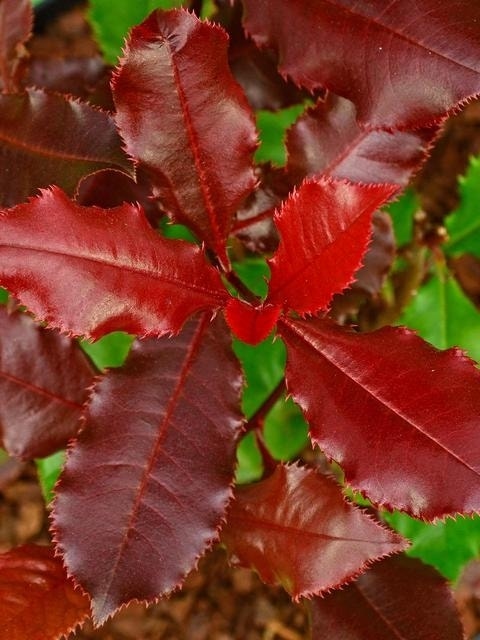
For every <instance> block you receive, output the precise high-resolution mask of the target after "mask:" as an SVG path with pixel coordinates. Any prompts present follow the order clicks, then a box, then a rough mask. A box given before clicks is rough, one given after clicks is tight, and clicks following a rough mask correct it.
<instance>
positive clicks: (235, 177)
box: [113, 11, 256, 264]
mask: <svg viewBox="0 0 480 640" xmlns="http://www.w3.org/2000/svg"><path fill="white" fill-rule="evenodd" d="M113 89H114V98H115V104H116V107H117V116H116V119H117V123H118V126H119V129H120V131H121V134H122V137H123V138H124V140H125V143H126V149H127V151H128V153H129V154H130V155H131V156H133V157H134V158H135V159H136V161H137V162H138V163H140V165H141V166H143V167H145V169H146V170H147V172H148V174H149V175H150V177H151V179H152V182H153V184H154V191H153V192H154V195H155V196H157V197H158V198H159V199H160V201H161V204H162V207H163V208H165V209H166V211H167V212H168V213H169V214H170V215H171V216H172V217H173V219H174V220H175V221H177V222H181V223H183V224H187V225H188V226H189V227H190V228H191V229H192V230H193V231H194V232H195V233H196V234H197V236H198V237H199V238H200V239H201V240H203V241H205V242H206V243H207V244H208V246H209V247H210V248H212V249H213V250H214V251H215V252H216V253H217V256H218V258H219V259H220V261H221V262H222V263H224V264H227V263H228V259H227V256H226V249H225V241H226V237H227V235H228V233H229V231H230V228H231V223H232V216H233V214H234V213H235V210H236V209H237V207H238V206H239V204H240V203H241V201H242V200H243V199H244V198H245V197H246V196H247V195H248V193H249V192H250V191H251V190H252V188H253V186H254V174H253V168H252V153H253V151H254V150H255V147H256V131H255V125H254V120H253V114H252V112H251V110H250V108H249V106H248V103H247V101H246V98H245V96H244V95H243V93H242V91H241V89H240V87H239V85H238V84H237V83H236V81H235V80H234V78H233V76H232V75H231V72H230V69H229V67H228V62H227V36H226V34H225V32H224V31H223V30H222V29H221V28H220V27H218V26H215V25H212V24H209V23H207V22H201V21H200V20H198V18H196V17H195V16H194V15H193V14H190V13H188V12H186V11H170V12H160V11H158V12H155V13H153V14H152V15H151V16H150V17H149V18H148V19H147V20H146V21H145V22H143V23H142V24H141V25H140V26H138V27H136V28H135V29H133V31H132V34H131V37H130V40H129V42H128V46H127V51H126V54H125V57H124V59H123V62H122V64H121V67H120V69H119V71H117V74H116V76H115V79H114V83H113Z"/></svg>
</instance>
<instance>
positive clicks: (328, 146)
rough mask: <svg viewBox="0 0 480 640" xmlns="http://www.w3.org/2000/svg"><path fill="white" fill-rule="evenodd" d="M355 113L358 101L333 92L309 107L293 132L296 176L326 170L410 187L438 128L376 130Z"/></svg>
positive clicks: (291, 164) (291, 165)
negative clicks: (358, 119) (360, 121)
mask: <svg viewBox="0 0 480 640" xmlns="http://www.w3.org/2000/svg"><path fill="white" fill-rule="evenodd" d="M355 116H356V110H355V105H354V104H353V103H352V102H350V101H349V100H346V99H345V98H340V97H339V96H336V95H334V94H332V93H331V94H328V96H327V98H326V99H325V100H324V101H319V102H318V103H317V105H316V106H315V107H312V108H311V109H307V111H305V113H303V114H302V115H301V116H300V118H299V119H298V120H297V121H296V122H295V124H294V125H292V127H290V129H289V130H288V132H287V138H286V146H287V152H288V161H287V171H288V174H289V175H290V177H291V178H292V179H293V180H295V181H297V182H298V181H300V180H302V179H303V178H306V177H307V176H313V175H319V174H324V175H330V176H333V177H334V178H345V179H347V180H350V181H351V182H366V183H379V182H389V183H392V184H398V185H402V186H405V185H406V184H407V183H408V181H409V180H410V178H411V176H412V174H413V173H414V172H415V171H416V170H417V169H418V168H419V167H420V165H421V164H422V162H423V161H424V160H425V159H426V155H427V154H426V151H427V149H428V147H429V145H430V144H431V143H432V141H433V139H434V138H435V136H436V135H437V133H438V127H431V128H429V129H420V130H419V131H393V132H392V131H371V130H369V129H367V128H365V127H362V126H361V125H360V124H358V122H357V120H356V117H355Z"/></svg>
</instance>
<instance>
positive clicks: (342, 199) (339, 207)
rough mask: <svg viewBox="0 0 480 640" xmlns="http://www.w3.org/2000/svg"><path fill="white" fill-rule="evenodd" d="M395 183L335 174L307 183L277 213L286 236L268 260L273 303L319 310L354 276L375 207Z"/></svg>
mask: <svg viewBox="0 0 480 640" xmlns="http://www.w3.org/2000/svg"><path fill="white" fill-rule="evenodd" d="M395 190H396V187H395V186H394V185H359V184H351V183H347V182H343V181H336V180H333V179H331V178H321V179H319V180H318V181H314V180H310V181H306V182H304V183H303V184H302V186H301V187H300V188H299V189H298V191H296V192H294V193H293V194H292V195H291V196H290V197H289V198H288V199H287V200H286V201H285V202H284V204H283V206H282V207H281V209H280V210H279V211H278V212H276V213H275V224H276V225H277V227H278V230H279V232H280V236H281V242H280V245H279V248H278V250H277V252H276V253H275V255H274V256H273V258H272V259H271V260H270V261H269V265H270V268H271V271H272V277H271V280H270V292H269V296H268V302H270V303H272V304H275V305H280V306H284V307H289V308H291V309H294V310H295V311H298V312H299V313H301V314H308V313H315V312H317V311H319V310H320V309H324V308H325V307H327V305H328V304H329V302H330V300H331V299H332V296H333V295H334V294H335V293H338V292H340V291H342V289H344V288H345V287H347V286H348V285H349V284H350V283H351V282H352V280H353V275H354V273H355V271H357V269H358V268H359V266H360V264H361V260H362V257H363V255H364V253H365V251H366V249H367V245H368V241H369V239H370V234H371V227H372V215H373V212H374V211H375V210H376V209H377V208H378V207H379V206H380V205H381V204H383V203H384V202H385V201H386V200H388V198H389V197H390V196H391V195H392V194H393V193H394V192H395Z"/></svg>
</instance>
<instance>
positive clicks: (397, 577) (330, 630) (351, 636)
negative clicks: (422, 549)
mask: <svg viewBox="0 0 480 640" xmlns="http://www.w3.org/2000/svg"><path fill="white" fill-rule="evenodd" d="M310 606H311V612H312V632H313V633H312V640H326V639H327V638H332V639H333V640H367V638H368V640H393V639H394V638H395V640H462V639H463V638H464V635H463V633H462V626H461V623H460V620H459V619H458V614H457V611H456V608H455V603H454V601H453V597H452V592H451V590H450V588H449V586H448V584H447V582H446V581H445V580H444V579H443V578H442V577H441V576H440V575H439V574H438V573H437V572H436V571H435V569H433V568H432V567H428V566H426V565H424V564H422V563H421V562H420V561H419V560H413V559H412V558H407V557H405V556H404V555H398V556H393V557H392V558H387V559H386V560H383V561H382V562H378V563H376V564H375V565H374V566H373V567H372V568H371V569H370V570H369V571H367V572H366V573H364V574H363V575H361V576H360V577H359V578H358V580H356V581H355V582H353V583H352V584H349V585H347V586H346V587H345V588H344V589H341V590H339V591H336V592H335V593H331V594H329V595H327V596H326V597H325V598H314V599H313V600H312V601H311V605H310Z"/></svg>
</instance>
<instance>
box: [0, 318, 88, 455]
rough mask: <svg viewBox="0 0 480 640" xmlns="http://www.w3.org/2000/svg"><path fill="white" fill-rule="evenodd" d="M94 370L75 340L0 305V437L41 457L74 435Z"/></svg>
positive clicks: (11, 448) (19, 451) (11, 447)
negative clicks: (8, 310)
mask: <svg viewBox="0 0 480 640" xmlns="http://www.w3.org/2000/svg"><path fill="white" fill-rule="evenodd" d="M93 376H94V369H93V367H92V365H91V364H90V363H89V361H88V359H87V357H86V356H85V354H84V353H83V351H82V350H81V349H80V347H79V346H78V344H77V343H76V342H75V341H74V340H72V339H70V338H67V337H66V336H62V335H59V334H58V333H55V332H53V331H49V330H47V329H44V328H43V327H41V326H40V325H38V324H36V323H35V322H34V321H33V320H32V319H31V318H30V317H29V316H27V315H26V314H24V313H8V312H7V309H6V307H5V306H0V440H1V442H2V446H3V447H4V448H5V449H6V450H7V451H8V453H9V454H10V455H12V456H18V457H20V458H23V459H31V458H42V457H44V456H48V455H50V454H51V453H54V452H55V451H57V450H58V449H61V448H62V447H64V446H65V445H66V444H67V441H68V440H69V439H70V438H73V436H75V435H76V433H77V431H78V429H79V427H80V423H79V420H80V416H81V414H82V411H83V404H84V403H85V402H86V400H87V389H88V387H89V386H90V385H91V384H92V382H93Z"/></svg>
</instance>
